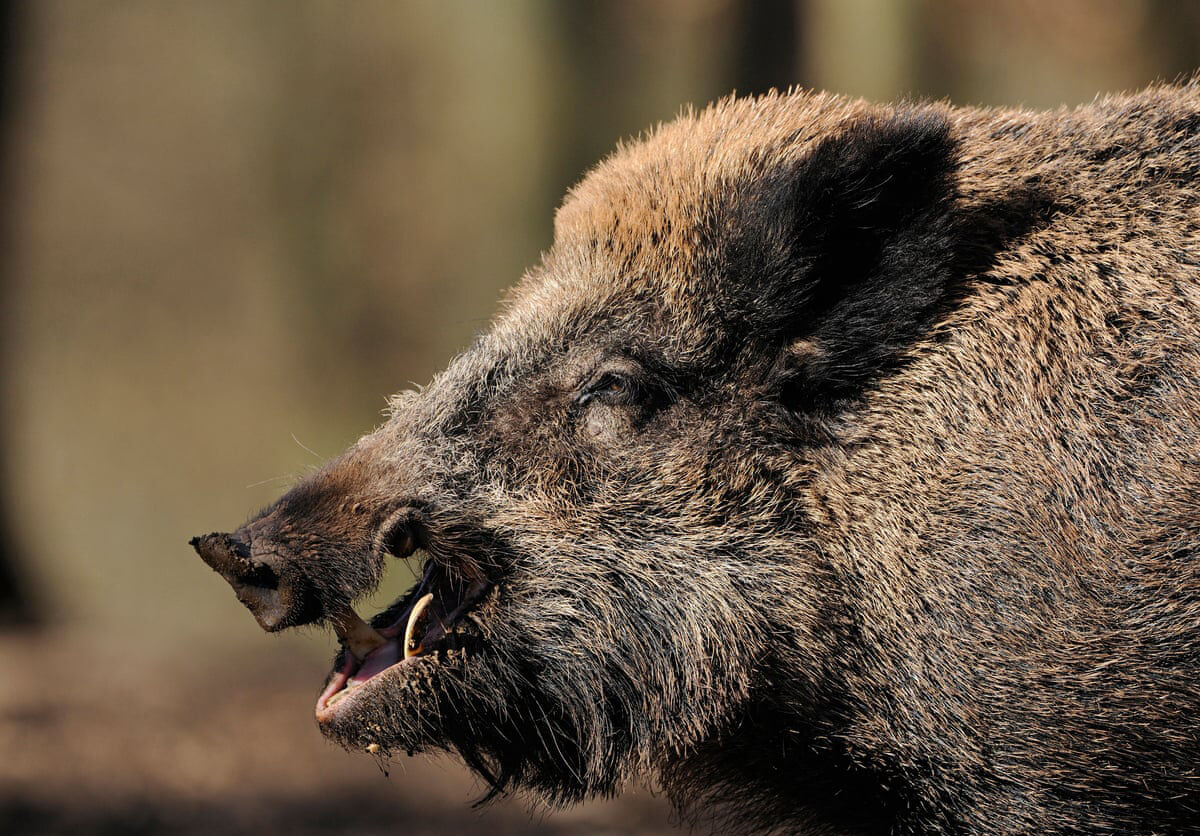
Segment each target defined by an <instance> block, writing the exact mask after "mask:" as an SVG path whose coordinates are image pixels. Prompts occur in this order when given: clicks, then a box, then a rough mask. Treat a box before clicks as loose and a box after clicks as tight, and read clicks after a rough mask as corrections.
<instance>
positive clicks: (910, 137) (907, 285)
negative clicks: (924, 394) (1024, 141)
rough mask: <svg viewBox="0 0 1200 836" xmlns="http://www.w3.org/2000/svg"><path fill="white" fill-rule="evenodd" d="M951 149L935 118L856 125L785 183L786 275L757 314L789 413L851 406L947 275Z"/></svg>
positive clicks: (952, 260) (952, 266) (826, 143)
mask: <svg viewBox="0 0 1200 836" xmlns="http://www.w3.org/2000/svg"><path fill="white" fill-rule="evenodd" d="M957 165H958V164H957V145H956V143H955V141H954V139H953V137H952V135H951V130H950V126H949V123H948V122H947V121H946V119H945V118H944V117H942V116H941V115H940V114H937V113H930V112H928V111H924V112H922V111H916V110H914V111H912V112H909V113H904V112H901V113H898V114H892V115H888V116H878V117H868V118H863V119H860V120H857V121H854V122H851V123H850V124H848V125H846V126H845V127H844V128H843V129H842V130H840V131H839V132H838V133H837V134H835V135H834V136H832V137H830V138H828V139H825V140H823V141H821V142H820V143H819V144H818V145H817V146H816V147H815V148H814V149H813V150H812V151H811V152H810V153H809V154H808V155H807V156H805V157H804V158H802V159H801V160H800V161H799V162H797V163H796V164H795V165H794V166H793V167H792V168H791V170H790V171H788V172H787V173H786V174H785V178H786V180H787V183H786V185H785V188H784V190H783V194H784V197H783V200H784V201H785V202H786V204H788V205H787V206H786V207H785V209H784V211H783V212H781V213H780V216H781V217H784V218H788V219H789V223H788V228H787V229H784V230H781V233H782V235H783V236H785V237H786V238H788V239H789V240H788V242H787V244H786V245H785V246H784V248H783V249H784V251H785V252H786V253H787V255H786V256H785V258H786V260H787V261H788V262H789V266H788V268H786V269H785V270H783V271H780V272H778V273H776V276H777V277H778V280H777V281H776V282H775V283H774V287H772V288H770V289H769V290H768V289H766V288H760V290H767V293H766V294H764V297H765V301H766V302H767V306H766V308H762V307H760V308H759V313H760V315H761V316H763V317H765V320H766V322H767V324H768V328H770V329H771V330H770V333H772V334H773V335H774V336H775V338H776V339H777V340H778V343H779V345H780V346H781V351H782V356H781V359H780V365H779V372H780V384H779V385H780V388H781V394H782V396H783V397H784V399H785V403H786V404H787V405H788V406H789V407H790V408H794V409H806V408H807V407H809V406H811V405H818V406H819V405H821V404H828V403H829V402H831V401H837V400H841V399H844V398H847V397H852V396H853V395H854V394H855V392H857V391H859V390H861V388H862V387H863V386H864V385H865V384H866V383H867V382H868V381H869V380H870V379H871V378H874V377H877V376H879V375H881V374H884V373H886V371H887V370H888V369H889V368H891V367H893V366H894V364H895V362H897V359H898V357H899V356H900V355H901V354H902V353H903V350H904V348H905V347H906V346H907V345H908V344H910V343H911V341H912V340H913V339H914V337H915V336H916V334H917V333H919V331H920V330H921V328H923V327H924V323H925V322H926V321H927V320H928V318H929V316H930V314H931V312H932V311H933V309H934V308H935V307H936V306H937V305H938V303H939V301H940V300H941V299H942V298H943V296H944V294H945V291H946V288H947V286H948V284H949V283H950V281H951V280H952V277H953V275H954V273H955V272H956V270H957V266H956V250H957V242H956V229H957V228H958V225H957V224H956V223H955V222H954V219H955V204H956V193H957V188H956V171H957Z"/></svg>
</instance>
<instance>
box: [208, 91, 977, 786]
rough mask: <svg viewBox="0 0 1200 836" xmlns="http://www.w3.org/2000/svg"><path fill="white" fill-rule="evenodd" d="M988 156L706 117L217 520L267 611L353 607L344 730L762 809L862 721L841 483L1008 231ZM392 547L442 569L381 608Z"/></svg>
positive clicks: (348, 742) (321, 711)
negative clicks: (374, 419) (775, 781)
mask: <svg viewBox="0 0 1200 836" xmlns="http://www.w3.org/2000/svg"><path fill="white" fill-rule="evenodd" d="M957 158H958V149H957V146H956V143H955V140H954V132H953V130H952V127H951V124H950V121H949V119H948V117H947V112H946V111H945V110H944V109H940V108H938V107H936V106H922V107H916V106H912V107H899V108H891V109H884V108H870V107H867V106H866V105H862V104H856V103H847V102H845V101H843V100H839V99H834V98H828V97H819V96H808V95H800V94H796V95H791V96H786V97H784V96H770V97H766V98H763V99H759V100H738V101H730V102H726V103H723V104H721V105H718V106H716V107H714V108H712V109H710V110H708V111H705V112H704V113H701V114H699V115H698V116H688V117H684V118H682V119H681V120H679V121H678V122H676V123H674V124H671V125H668V126H666V127H663V128H660V129H659V130H658V131H657V132H656V133H654V134H653V135H651V136H650V137H648V138H647V139H645V140H644V141H642V142H640V143H638V144H635V145H632V146H629V147H627V148H624V149H622V150H621V151H619V152H618V153H617V154H616V155H615V156H613V157H612V158H611V159H609V160H608V161H606V162H604V163H603V164H601V165H600V166H599V167H598V168H597V169H596V170H595V171H593V172H592V173H591V174H590V175H589V176H588V177H587V178H586V179H585V180H584V181H583V183H582V184H581V185H579V186H578V187H577V188H576V189H574V190H573V191H572V192H571V194H570V195H569V196H568V198H567V200H566V202H565V203H564V205H563V207H562V208H561V210H560V211H559V212H558V215H557V218H556V224H555V231H556V234H555V242H554V245H553V248H552V249H551V250H550V251H549V252H548V253H547V254H546V255H545V257H544V258H543V260H542V262H541V263H540V264H539V265H538V266H537V267H535V268H534V269H532V270H531V271H530V272H529V274H528V275H527V276H526V277H525V278H524V279H523V280H522V282H521V283H520V284H519V286H518V287H517V288H516V290H515V291H514V292H513V293H512V295H511V298H510V299H509V300H508V302H507V304H506V307H505V309H504V311H503V312H502V314H501V315H500V316H499V317H498V318H497V320H496V321H495V322H494V324H493V326H492V327H491V329H490V330H489V331H488V332H487V333H485V334H483V335H482V336H481V337H479V338H478V340H477V341H476V342H475V344H474V345H473V346H471V347H470V348H469V349H468V350H467V351H466V352H465V353H463V354H462V355H461V356H459V357H458V358H457V359H456V360H454V362H453V363H451V365H450V366H449V367H448V368H447V369H446V370H445V371H443V372H442V373H441V374H439V375H438V376H437V377H436V378H435V379H434V380H433V381H432V383H431V384H430V385H428V386H427V387H425V388H423V389H420V390H418V391H409V392H403V393H401V394H399V395H397V396H396V397H395V398H394V399H393V401H392V403H391V405H390V409H389V414H388V417H387V420H386V423H384V424H383V425H382V426H381V427H380V428H379V429H377V430H376V431H374V432H373V433H371V434H369V435H367V436H365V437H364V438H362V439H361V440H360V441H358V442H357V443H356V444H355V445H354V446H353V447H352V448H351V449H350V450H349V451H347V452H346V453H345V454H344V455H342V456H341V457H340V458H338V459H337V460H335V461H333V462H331V463H330V464H328V465H327V466H326V467H325V468H324V469H322V470H321V471H319V472H317V473H315V474H313V475H311V476H310V477H308V478H306V479H305V480H304V481H303V482H302V483H301V484H299V485H298V486H297V487H295V488H294V489H293V490H292V491H291V492H289V493H288V494H287V495H286V496H284V497H282V498H281V499H280V500H279V501H278V502H277V503H275V505H273V506H272V507H270V508H268V509H267V510H266V511H264V512H263V513H262V514H261V515H260V516H258V517H257V518H255V519H254V520H252V521H251V522H250V523H248V524H247V525H246V526H244V527H243V528H242V529H241V530H239V531H238V532H235V533H234V534H229V535H226V534H214V535H207V536H205V537H202V538H197V540H196V541H194V544H195V545H196V547H197V549H198V550H199V551H200V552H201V554H202V556H204V557H205V559H206V560H207V561H208V562H209V563H210V564H211V565H212V566H213V567H214V568H216V569H218V571H220V572H221V573H222V574H223V575H224V576H225V577H226V579H227V580H229V581H230V582H231V583H232V584H233V585H234V587H235V589H236V590H237V592H238V595H239V597H240V598H241V599H242V601H243V602H244V603H245V604H246V605H247V606H248V607H249V608H250V609H251V611H252V612H253V613H254V614H255V616H256V618H257V619H258V621H259V622H260V624H261V625H262V626H263V627H265V628H266V629H269V630H273V629H280V628H283V627H289V626H295V625H302V624H308V623H313V622H319V621H322V620H327V621H331V622H333V624H334V626H335V627H337V628H338V629H339V633H340V634H341V635H342V636H343V638H344V639H346V640H347V643H348V644H353V646H352V647H350V648H349V649H344V650H343V652H342V653H341V654H340V655H339V656H338V657H337V658H336V659H335V661H334V666H333V673H332V675H331V678H330V680H329V682H328V684H327V687H326V688H325V690H324V691H323V692H322V694H321V695H320V697H319V700H318V704H317V707H316V715H317V721H318V723H319V725H320V728H321V730H322V731H323V732H324V733H325V734H326V735H328V736H329V737H331V738H333V739H335V740H337V741H339V742H340V743H342V744H344V745H345V746H347V747H353V748H360V749H361V748H370V749H371V751H380V750H382V751H383V752H385V753H386V752H409V753H412V752H417V751H422V750H439V749H440V750H447V751H452V752H457V753H459V754H460V755H461V756H462V757H463V758H464V759H465V761H466V762H467V763H468V764H469V765H470V766H471V767H473V768H474V769H475V770H477V771H478V772H479V773H480V774H481V775H482V776H484V777H485V778H486V779H487V780H488V781H489V782H490V783H491V784H492V785H493V786H494V787H495V788H498V789H499V788H504V787H507V786H515V787H520V788H523V789H526V790H530V791H533V792H534V793H536V794H537V795H539V796H541V797H543V798H545V799H547V800H549V801H550V802H552V803H563V802H567V801H573V800H577V799H581V798H584V797H587V796H591V795H596V794H606V793H611V792H613V791H615V790H616V788H618V787H619V786H620V784H621V783H622V782H623V781H625V780H626V779H627V778H629V777H630V776H631V775H634V774H637V773H650V774H655V775H658V776H660V778H661V779H662V780H663V781H664V782H666V783H667V785H668V786H669V787H670V788H672V789H675V790H678V791H679V793H680V794H681V795H686V794H688V793H691V794H692V795H695V794H697V793H706V792H715V791H714V790H712V787H713V786H715V785H717V784H720V783H721V782H722V781H725V783H726V785H727V786H726V788H725V789H723V790H722V791H721V792H723V793H724V794H725V795H726V797H727V798H729V799H736V798H739V797H743V796H745V797H749V796H751V795H753V793H754V792H755V791H756V790H755V788H756V787H759V786H762V785H765V784H769V783H770V782H771V781H772V779H771V777H770V773H771V771H772V769H774V768H776V767H775V766H774V765H773V764H774V762H775V756H774V754H772V753H774V752H776V750H777V749H779V747H781V746H782V744H781V743H780V742H779V741H778V740H776V739H774V737H773V735H774V732H773V731H772V730H777V729H779V728H781V724H782V727H784V728H787V729H788V730H789V733H792V734H794V735H797V736H798V737H797V739H800V740H814V739H818V738H820V737H821V736H822V735H829V734H832V733H833V732H832V731H831V729H829V728H824V727H822V726H821V724H820V722H818V721H817V720H815V719H814V718H816V717H819V716H826V715H827V714H828V712H825V714H822V712H823V711H825V709H827V708H828V707H829V706H832V705H835V704H836V703H837V701H838V699H839V694H838V689H839V683H844V682H845V680H846V677H847V673H846V670H845V669H846V668H847V667H848V666H852V665H853V663H854V660H853V659H852V658H848V655H847V653H846V652H845V649H844V647H843V641H842V638H843V637H842V636H840V635H839V631H838V629H837V628H836V624H838V623H839V617H838V615H837V614H838V613H839V612H841V611H842V610H843V609H845V608H846V607H847V606H849V605H848V604H847V596H849V595H850V594H851V593H850V592H848V591H847V583H846V580H845V578H844V577H843V576H842V575H841V574H840V573H839V572H837V571H834V569H833V568H831V567H830V566H829V565H827V562H826V561H825V559H824V550H823V548H822V545H821V544H822V538H823V537H826V536H832V535H831V534H830V533H829V532H827V531H823V530H822V528H821V526H819V525H818V524H817V523H816V519H817V516H818V513H819V506H820V503H821V501H822V500H821V497H820V496H819V495H814V492H813V491H812V489H811V487H812V484H813V480H814V476H815V475H816V474H819V473H821V472H822V470H823V469H825V468H828V467H829V466H830V462H831V461H834V460H836V457H837V455H838V451H839V449H840V448H841V447H842V446H843V445H845V444H846V443H849V442H848V441H847V439H849V438H850V437H851V436H853V434H854V416H855V411H856V409H857V408H858V405H859V404H860V403H862V402H863V400H864V399H865V398H866V397H867V396H868V395H869V392H870V390H871V388H872V387H873V386H874V385H876V383H877V381H879V380H881V379H883V378H886V377H887V376H888V375H889V374H892V373H893V372H894V371H895V370H896V369H897V368H899V367H901V366H902V365H903V364H904V363H905V362H907V358H908V357H909V355H910V354H911V352H912V351H913V350H914V349H913V346H914V344H916V343H918V342H919V340H920V338H921V337H922V336H923V335H924V334H925V333H926V332H927V331H928V330H929V328H930V326H931V323H933V322H934V321H935V320H936V319H937V317H938V315H939V311H941V310H942V308H943V306H945V305H946V304H949V303H950V301H951V300H952V299H953V297H954V293H953V292H952V291H953V288H954V286H955V285H956V283H958V282H960V280H962V279H963V278H964V277H966V276H969V275H970V274H972V273H973V272H975V271H977V270H979V269H981V266H982V265H981V264H980V263H979V261H980V259H981V258H985V257H986V256H981V253H986V252H990V251H994V249H995V246H994V243H995V242H993V243H992V244H991V245H989V244H988V243H987V242H986V241H985V240H984V238H986V237H987V235H988V234H989V233H988V232H987V230H984V229H983V228H982V226H983V225H980V224H978V223H976V222H974V221H973V220H972V219H970V218H968V217H966V214H967V213H966V210H965V209H963V207H962V200H961V197H960V194H959V189H958V185H957V179H956V170H957V168H958V159H957ZM988 215H989V217H995V216H997V213H995V212H989V213H988ZM967 240H969V241H970V242H971V243H970V245H969V246H965V245H963V244H962V243H961V242H962V241H967ZM389 553H390V554H393V555H398V556H401V557H407V556H409V555H415V556H416V557H417V558H418V559H419V560H420V561H421V571H420V578H421V580H420V582H419V583H418V585H417V586H416V587H415V588H414V589H413V590H412V591H411V592H409V593H408V594H407V595H405V596H404V597H403V598H402V599H401V600H399V601H397V602H396V603H395V604H394V605H393V606H391V607H390V608H388V609H387V610H386V611H385V612H383V613H381V614H379V615H378V616H376V617H374V619H373V621H372V623H373V628H374V629H370V628H365V627H364V626H363V625H361V624H360V623H358V622H357V621H356V618H355V617H354V616H353V614H352V611H351V610H350V609H349V607H350V605H351V604H352V602H353V601H354V600H355V599H357V598H358V597H360V596H362V595H364V594H365V593H367V592H368V591H370V590H371V589H372V588H373V587H374V585H375V584H376V583H377V581H378V580H379V578H380V576H381V574H382V572H383V565H384V562H385V556H386V555H387V554H389ZM843 620H844V619H843ZM354 642H357V644H354ZM355 648H357V650H356V649H355ZM351 651H354V652H351ZM360 657H361V658H360ZM804 745H806V744H801V746H800V747H799V748H801V749H803V748H804ZM718 750H719V751H720V752H721V753H722V754H721V757H723V758H725V759H726V760H725V761H723V762H728V763H735V764H736V767H735V771H736V773H737V774H738V776H739V777H738V779H737V780H736V781H735V782H733V785H730V784H729V781H728V780H727V779H728V777H729V770H728V769H726V768H724V767H722V768H721V769H716V768H715V767H711V764H712V763H713V757H714V755H713V752H714V751H718ZM689 763H690V764H692V766H693V767H694V768H690V769H681V768H680V765H681V764H689ZM704 764H710V766H708V767H706V766H705V765H704Z"/></svg>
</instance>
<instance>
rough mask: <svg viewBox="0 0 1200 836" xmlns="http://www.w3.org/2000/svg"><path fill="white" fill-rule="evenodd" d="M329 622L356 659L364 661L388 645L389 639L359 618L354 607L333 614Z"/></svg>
mask: <svg viewBox="0 0 1200 836" xmlns="http://www.w3.org/2000/svg"><path fill="white" fill-rule="evenodd" d="M329 622H330V623H331V624H332V625H333V629H334V631H335V632H336V633H337V634H338V638H339V639H341V640H342V644H344V645H346V649H347V650H349V651H350V652H351V653H353V654H354V658H356V659H358V661H360V662H361V661H362V660H363V659H365V658H367V654H369V653H370V652H371V651H372V650H375V649H376V648H379V647H382V646H383V645H385V644H387V639H385V638H384V637H383V636H381V635H379V633H378V631H376V629H375V628H374V627H372V626H371V625H370V624H367V623H366V622H365V621H363V620H362V619H361V618H359V617H358V613H356V612H355V611H354V609H353V608H352V607H346V608H345V609H342V610H340V611H338V612H334V613H331V614H330V616H329Z"/></svg>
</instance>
